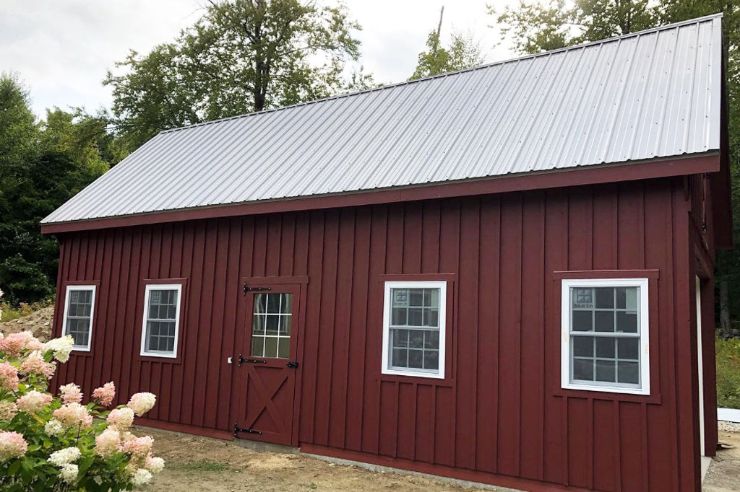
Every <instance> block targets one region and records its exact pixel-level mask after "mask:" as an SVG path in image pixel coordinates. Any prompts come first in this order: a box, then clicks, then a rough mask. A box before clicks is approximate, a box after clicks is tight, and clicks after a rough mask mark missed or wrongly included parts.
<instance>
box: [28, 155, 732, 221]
mask: <svg viewBox="0 0 740 492" xmlns="http://www.w3.org/2000/svg"><path fill="white" fill-rule="evenodd" d="M718 171H720V153H719V152H717V151H714V152H707V153H704V154H699V155H696V154H694V155H691V156H683V157H680V158H671V159H653V160H648V161H641V162H626V163H619V164H604V165H598V166H595V165H592V166H587V167H577V168H571V169H558V170H554V171H548V172H539V173H526V174H525V173H522V174H515V175H505V176H496V177H490V178H481V179H474V180H463V181H452V182H444V183H432V184H425V185H415V186H405V187H394V188H386V189H378V190H371V191H358V192H348V193H339V194H331V195H319V196H309V197H298V198H286V199H279V200H264V201H254V202H246V203H237V204H228V205H216V206H207V207H197V208H189V209H177V210H163V211H157V212H150V213H143V214H134V215H122V216H115V217H102V218H95V219H88V220H79V221H73V222H54V223H46V224H41V232H42V233H43V234H63V233H68V232H78V231H89V230H96V229H110V228H118V227H132V226H139V225H149V224H163V223H168V222H183V221H187V220H199V219H213V218H221V217H235V216H244V215H260V214H268V213H280V212H298V211H306V210H319V209H327V208H338V207H357V206H363V205H377V204H386V203H399V202H410V201H418V200H430V199H438V198H453V197H464V196H476V195H488V194H496V193H507V192H514V191H531V190H540V189H548V188H564V187H572V186H583V185H594V184H604V183H615V182H623V181H637V180H643V179H653V178H665V177H671V176H685V175H691V174H701V173H715V172H718Z"/></svg>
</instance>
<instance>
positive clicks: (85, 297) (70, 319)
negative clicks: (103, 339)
mask: <svg viewBox="0 0 740 492" xmlns="http://www.w3.org/2000/svg"><path fill="white" fill-rule="evenodd" d="M94 304H95V286H94V285H69V286H67V303H66V305H65V307H64V327H63V329H62V333H63V334H64V335H70V336H71V337H72V339H73V340H74V342H73V347H74V349H75V350H90V345H91V341H92V340H91V338H92V322H93V320H92V316H93V307H94Z"/></svg>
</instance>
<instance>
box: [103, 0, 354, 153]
mask: <svg viewBox="0 0 740 492" xmlns="http://www.w3.org/2000/svg"><path fill="white" fill-rule="evenodd" d="M358 29H360V26H359V25H358V24H357V23H356V22H354V21H352V20H350V19H349V18H348V15H347V12H346V10H345V8H344V7H342V6H339V7H327V6H317V5H316V4H314V3H313V2H305V1H299V0H224V1H219V2H217V1H215V0H214V1H211V2H210V3H209V5H208V7H207V8H206V12H205V15H204V16H203V17H202V18H201V19H200V20H198V21H197V22H196V23H195V25H193V26H192V27H190V28H188V29H185V30H183V31H182V33H181V34H180V36H179V37H178V38H177V39H176V40H175V41H173V42H171V43H166V44H163V45H160V46H157V47H156V48H155V49H154V50H152V52H151V53H149V54H148V55H146V56H143V57H141V56H139V55H138V54H137V53H136V52H131V53H130V54H129V56H128V57H127V58H126V59H125V60H124V61H122V62H120V63H118V64H117V67H119V68H122V69H124V73H123V74H119V75H114V74H113V73H109V74H108V76H107V78H106V80H105V82H104V83H105V84H107V85H110V86H112V87H113V113H114V115H115V117H116V118H117V123H118V125H119V128H120V130H121V132H122V133H123V134H124V135H125V136H126V137H127V138H129V139H130V140H131V142H132V144H133V145H134V146H138V145H140V144H142V143H144V142H145V141H146V140H147V139H149V138H151V137H152V136H153V135H155V134H156V133H157V132H159V131H161V130H163V129H166V128H173V127H177V126H182V125H186V124H192V123H199V122H202V121H207V120H212V119H216V118H223V117H228V116H233V115H237V114H243V113H248V112H251V111H262V110H263V109H268V108H274V107H277V106H284V105H288V104H294V103H298V102H302V101H309V100H312V99H317V98H321V97H326V96H329V95H332V94H335V93H337V92H339V91H342V90H346V89H348V88H352V86H351V85H349V84H347V83H346V82H345V80H344V78H343V73H344V71H345V65H346V63H347V62H348V61H352V60H357V59H358V57H359V45H360V43H359V41H357V40H356V39H355V38H354V37H353V31H355V30H358ZM355 81H360V82H361V83H362V84H365V83H367V82H368V80H367V76H355Z"/></svg>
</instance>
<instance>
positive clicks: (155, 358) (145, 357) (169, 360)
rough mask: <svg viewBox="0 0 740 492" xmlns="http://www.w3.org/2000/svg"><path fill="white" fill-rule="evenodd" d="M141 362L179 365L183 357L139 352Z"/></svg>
mask: <svg viewBox="0 0 740 492" xmlns="http://www.w3.org/2000/svg"><path fill="white" fill-rule="evenodd" d="M138 359H139V362H160V363H164V364H171V365H179V364H182V357H179V356H178V357H165V356H160V355H151V354H139V355H138Z"/></svg>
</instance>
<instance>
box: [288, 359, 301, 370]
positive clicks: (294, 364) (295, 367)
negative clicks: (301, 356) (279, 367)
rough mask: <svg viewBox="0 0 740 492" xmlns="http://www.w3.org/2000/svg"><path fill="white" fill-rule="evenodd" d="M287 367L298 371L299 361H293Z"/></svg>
mask: <svg viewBox="0 0 740 492" xmlns="http://www.w3.org/2000/svg"><path fill="white" fill-rule="evenodd" d="M287 366H288V367H290V368H291V369H298V361H297V360H292V361H290V362H288V364H287Z"/></svg>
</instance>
